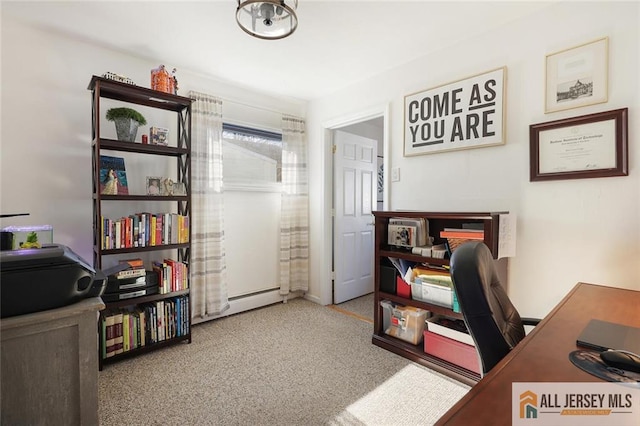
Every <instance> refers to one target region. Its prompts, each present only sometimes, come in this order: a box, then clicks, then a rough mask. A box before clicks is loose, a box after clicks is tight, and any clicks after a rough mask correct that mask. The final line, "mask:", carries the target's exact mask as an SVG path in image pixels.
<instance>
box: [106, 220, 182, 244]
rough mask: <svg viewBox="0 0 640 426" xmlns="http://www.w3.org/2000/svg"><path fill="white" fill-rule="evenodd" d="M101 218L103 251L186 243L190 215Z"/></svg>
mask: <svg viewBox="0 0 640 426" xmlns="http://www.w3.org/2000/svg"><path fill="white" fill-rule="evenodd" d="M100 219H101V240H100V245H101V247H102V250H110V249H120V248H130V247H147V246H159V245H163V244H181V243H186V242H188V241H189V216H183V215H180V214H177V213H157V214H152V213H136V214H133V215H130V216H128V217H121V218H119V219H108V218H105V217H104V216H101V217H100Z"/></svg>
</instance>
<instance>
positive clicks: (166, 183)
mask: <svg viewBox="0 0 640 426" xmlns="http://www.w3.org/2000/svg"><path fill="white" fill-rule="evenodd" d="M174 185H175V182H174V181H173V180H172V179H171V178H163V179H162V182H160V194H161V195H164V196H168V195H175V194H174V192H173V191H174Z"/></svg>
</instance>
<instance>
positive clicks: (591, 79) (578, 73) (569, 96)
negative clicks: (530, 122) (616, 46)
mask: <svg viewBox="0 0 640 426" xmlns="http://www.w3.org/2000/svg"><path fill="white" fill-rule="evenodd" d="M608 52H609V38H608V37H605V38H601V39H599V40H595V41H592V42H589V43H586V44H583V45H580V46H576V47H572V48H570V49H566V50H562V51H560V52H556V53H552V54H550V55H547V72H546V93H545V108H544V112H545V113H549V112H554V111H562V110H565V109H570V108H578V107H582V106H586V105H593V104H598V103H603V102H607V97H608V87H607V81H608V80H607V79H608V77H607V75H608V63H609V59H608Z"/></svg>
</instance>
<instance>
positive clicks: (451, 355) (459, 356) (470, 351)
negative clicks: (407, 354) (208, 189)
mask: <svg viewBox="0 0 640 426" xmlns="http://www.w3.org/2000/svg"><path fill="white" fill-rule="evenodd" d="M424 351H425V353H428V354H429V355H433V356H435V357H438V358H440V359H443V360H445V361H448V362H450V363H452V364H455V365H458V366H460V367H462V368H466V369H467V370H470V371H474V372H476V373H478V374H480V360H479V358H478V353H477V352H476V348H475V347H473V346H471V345H467V344H466V343H462V342H458V341H457V340H453V339H449V338H447V337H444V336H441V335H439V334H436V333H433V332H431V331H427V330H425V331H424Z"/></svg>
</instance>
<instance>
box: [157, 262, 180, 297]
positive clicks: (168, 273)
mask: <svg viewBox="0 0 640 426" xmlns="http://www.w3.org/2000/svg"><path fill="white" fill-rule="evenodd" d="M152 268H153V270H154V271H155V272H157V274H158V287H159V289H160V293H161V294H165V293H171V292H174V291H180V290H186V289H187V288H189V267H188V266H187V264H186V263H185V262H179V261H177V260H173V259H164V260H163V261H162V262H160V261H154V262H153V266H152Z"/></svg>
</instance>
